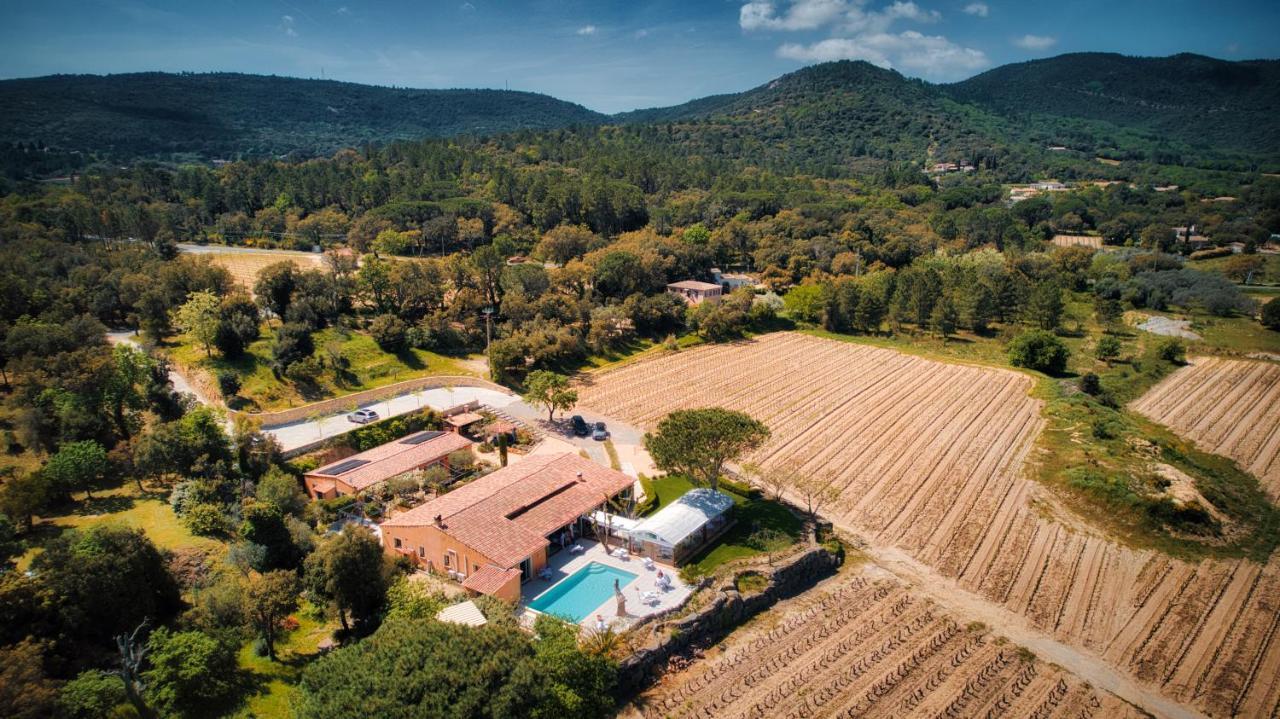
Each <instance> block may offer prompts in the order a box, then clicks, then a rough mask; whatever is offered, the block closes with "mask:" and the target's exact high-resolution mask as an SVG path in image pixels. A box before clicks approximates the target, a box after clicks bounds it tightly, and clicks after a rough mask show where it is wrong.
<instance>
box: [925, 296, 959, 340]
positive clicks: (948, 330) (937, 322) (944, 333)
mask: <svg viewBox="0 0 1280 719" xmlns="http://www.w3.org/2000/svg"><path fill="white" fill-rule="evenodd" d="M959 321H960V317H959V313H957V312H956V306H955V303H954V302H952V301H951V298H950V297H948V296H946V295H944V296H943V297H942V299H940V300H938V301H937V303H935V304H934V305H933V310H932V311H931V312H930V313H929V329H931V330H933V331H934V332H935V333H936V334H937V335H938V336H939V337H942V338H944V339H945V338H947V337H950V336H951V335H952V334H953V333H954V332H955V331H956V323H957V322H959Z"/></svg>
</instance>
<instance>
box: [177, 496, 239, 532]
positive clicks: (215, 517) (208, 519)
mask: <svg viewBox="0 0 1280 719" xmlns="http://www.w3.org/2000/svg"><path fill="white" fill-rule="evenodd" d="M182 526H184V527H186V528H187V529H189V530H191V533H192V534H194V535H196V536H197V537H216V536H220V535H224V534H226V533H227V530H228V528H229V526H230V525H229V524H228V522H227V518H226V516H224V515H223V514H222V508H221V507H219V506H218V505H216V504H206V503H202V504H195V505H192V506H191V508H189V509H188V510H187V511H186V513H185V514H183V515H182Z"/></svg>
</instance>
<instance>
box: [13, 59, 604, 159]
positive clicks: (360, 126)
mask: <svg viewBox="0 0 1280 719" xmlns="http://www.w3.org/2000/svg"><path fill="white" fill-rule="evenodd" d="M0 107H4V108H5V112H4V113H0V140H4V141H9V142H15V141H21V142H31V141H39V142H42V143H44V144H45V145H49V146H55V147H60V148H65V149H71V150H81V151H110V152H111V153H113V154H115V155H126V156H127V155H157V154H167V153H194V154H199V155H203V156H205V157H208V158H215V157H225V156H235V155H240V154H245V155H252V156H271V155H281V154H286V153H289V152H301V153H305V154H307V155H315V154H320V155H323V154H328V153H331V152H333V151H335V150H337V149H339V148H342V147H353V146H359V145H361V144H363V143H365V142H387V141H391V140H408V139H416V138H420V137H447V136H453V135H462V134H478V135H485V134H494V133H501V132H509V131H512V130H521V129H550V128H556V127H565V126H569V125H575V124H597V123H600V122H603V121H604V120H605V119H606V116H605V115H602V114H600V113H597V112H593V111H591V110H588V109H586V108H585V107H582V106H581V105H575V104H573V103H569V102H565V101H563V100H557V99H556V98H553V97H550V96H547V95H539V94H536V93H531V92H515V91H508V90H408V89H398V88H390V87H378V86H372V85H360V84H356V83H349V82H337V81H333V80H302V79H297V78H287V77H276V76H267V75H243V74H236V73H193V74H186V73H184V74H171V73H159V72H152V73H131V74H122V75H51V76H47V77H38V78H30V79H19V80H3V81H0Z"/></svg>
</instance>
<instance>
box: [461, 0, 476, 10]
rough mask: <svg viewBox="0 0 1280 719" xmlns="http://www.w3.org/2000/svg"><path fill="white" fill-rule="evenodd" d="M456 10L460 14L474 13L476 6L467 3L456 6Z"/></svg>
mask: <svg viewBox="0 0 1280 719" xmlns="http://www.w3.org/2000/svg"><path fill="white" fill-rule="evenodd" d="M458 10H460V11H461V12H475V11H476V6H475V5H472V4H471V3H469V2H464V3H462V4H461V5H459V6H458Z"/></svg>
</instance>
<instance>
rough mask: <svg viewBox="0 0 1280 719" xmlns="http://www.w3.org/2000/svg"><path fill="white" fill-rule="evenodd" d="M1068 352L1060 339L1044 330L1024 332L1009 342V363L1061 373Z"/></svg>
mask: <svg viewBox="0 0 1280 719" xmlns="http://www.w3.org/2000/svg"><path fill="white" fill-rule="evenodd" d="M1070 354H1071V353H1070V351H1069V350H1068V349H1067V346H1066V345H1065V344H1063V343H1062V340H1060V339H1058V338H1057V337H1055V336H1054V335H1053V333H1052V332H1046V331H1044V330H1032V331H1030V332H1024V333H1022V334H1020V335H1018V336H1017V337H1015V338H1014V339H1013V341H1012V342H1010V343H1009V363H1010V364H1012V365H1013V366H1014V367H1026V368H1027V369H1032V370H1036V371H1038V372H1044V373H1045V374H1061V373H1062V371H1063V370H1065V369H1066V368H1067V358H1068V357H1069V356H1070Z"/></svg>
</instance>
